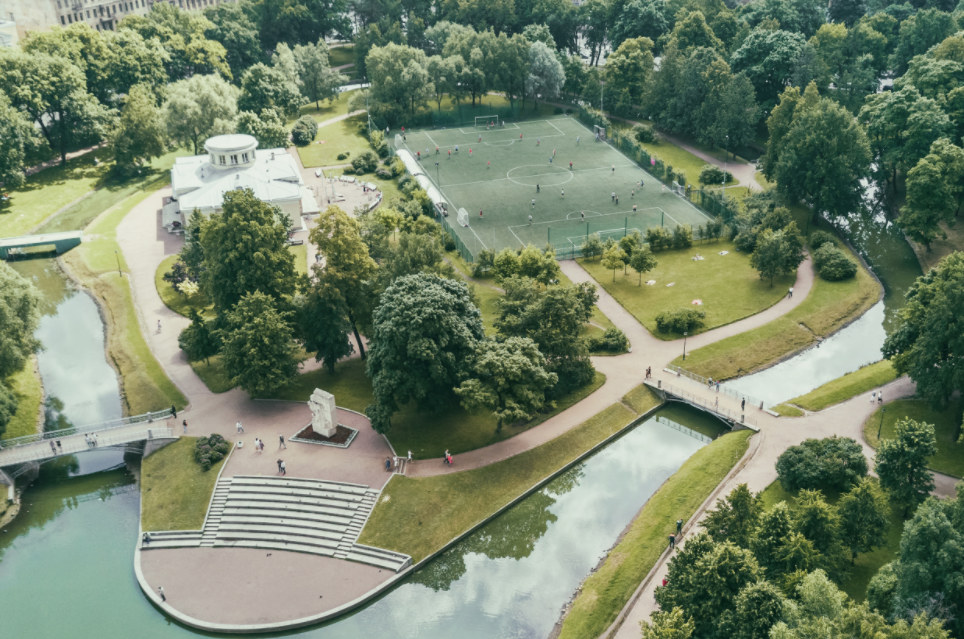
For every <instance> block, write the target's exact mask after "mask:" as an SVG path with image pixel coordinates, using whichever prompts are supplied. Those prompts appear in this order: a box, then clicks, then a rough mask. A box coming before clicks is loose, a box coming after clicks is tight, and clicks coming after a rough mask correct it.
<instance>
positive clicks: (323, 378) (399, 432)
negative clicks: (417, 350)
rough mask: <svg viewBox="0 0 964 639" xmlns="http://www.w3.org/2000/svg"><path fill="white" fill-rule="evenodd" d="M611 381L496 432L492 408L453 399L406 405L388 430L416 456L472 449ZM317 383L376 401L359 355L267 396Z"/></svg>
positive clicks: (291, 395) (349, 397) (350, 398)
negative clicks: (438, 404) (426, 408)
mask: <svg viewBox="0 0 964 639" xmlns="http://www.w3.org/2000/svg"><path fill="white" fill-rule="evenodd" d="M605 382H606V376H605V375H603V374H602V373H596V378H595V379H594V380H593V382H592V383H591V384H589V385H588V386H584V387H583V388H580V389H578V390H577V391H575V392H573V393H571V394H570V395H567V396H566V397H564V398H562V399H561V400H559V401H558V402H557V403H556V404H557V405H556V408H555V410H553V411H551V412H548V413H543V414H539V415H537V416H536V417H535V418H533V419H532V420H531V421H529V422H526V423H524V424H519V425H515V426H513V425H509V424H505V425H504V426H503V427H502V432H501V433H497V432H496V430H495V429H496V420H495V418H494V417H493V416H492V414H491V413H478V414H473V413H469V412H467V411H465V410H464V409H463V408H462V407H461V406H459V404H458V403H457V402H453V403H452V404H451V405H450V406H449V407H448V408H446V409H445V410H443V411H442V412H441V413H438V414H434V415H430V414H426V413H419V412H418V411H417V410H416V409H415V406H414V404H410V405H408V406H405V407H403V408H402V410H400V411H399V412H398V413H396V414H395V415H394V416H393V417H392V427H391V429H390V430H389V431H388V432H387V433H386V435H387V436H388V439H389V440H390V441H391V442H392V446H393V447H394V448H395V450H396V451H398V452H399V454H406V453H407V452H408V451H409V450H411V451H412V455H413V457H414V458H415V459H434V458H437V457H441V456H442V454H443V453H444V452H445V450H449V452H451V453H452V454H453V455H458V454H459V453H464V452H468V451H470V450H475V449H477V448H482V447H484V446H489V445H490V444H495V443H497V442H500V441H503V440H505V439H509V438H510V437H513V436H515V435H518V434H519V433H522V432H524V431H526V430H529V429H530V428H532V427H533V426H537V425H539V424H541V423H542V422H544V421H545V420H547V419H549V418H550V417H552V416H553V415H556V414H557V413H559V412H561V411H563V410H565V409H566V408H569V407H570V406H572V405H573V404H575V403H577V402H579V401H581V400H582V399H584V398H585V397H588V396H589V395H590V394H592V393H593V392H594V391H596V390H597V389H598V388H599V387H600V386H602V385H603V384H604V383H605ZM315 388H321V389H323V390H326V391H328V392H329V393H331V394H333V395H334V396H335V403H337V404H338V405H339V406H341V407H343V408H349V409H351V410H354V411H358V412H360V413H364V412H365V408H366V407H367V406H368V405H369V404H371V403H372V401H373V396H372V385H371V381H370V380H369V379H368V377H367V376H366V375H365V363H364V362H363V361H362V360H361V359H359V358H355V359H350V360H348V361H345V362H340V363H339V364H338V365H337V366H336V367H335V374H334V375H330V374H329V373H328V371H327V370H326V369H323V368H322V369H318V370H315V371H312V372H310V373H305V374H304V375H301V376H300V377H299V378H298V379H297V380H296V381H295V383H294V384H292V385H291V386H289V387H288V388H285V389H283V390H280V391H278V392H277V393H274V394H273V395H271V396H270V398H268V399H288V400H293V401H299V402H304V401H307V400H308V397H310V396H311V393H312V391H314V390H315Z"/></svg>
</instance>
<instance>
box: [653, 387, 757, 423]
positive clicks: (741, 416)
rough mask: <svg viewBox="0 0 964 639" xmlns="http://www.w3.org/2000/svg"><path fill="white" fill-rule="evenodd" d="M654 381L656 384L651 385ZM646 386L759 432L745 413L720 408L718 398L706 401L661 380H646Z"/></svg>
mask: <svg viewBox="0 0 964 639" xmlns="http://www.w3.org/2000/svg"><path fill="white" fill-rule="evenodd" d="M654 381H655V382H656V383H653V382H654ZM646 384H647V385H649V386H653V387H655V388H657V389H658V390H662V391H664V392H666V393H669V394H670V395H673V396H674V397H678V398H679V399H682V400H683V401H685V402H686V403H688V404H692V405H693V406H697V407H699V408H703V409H705V410H706V411H708V412H710V413H714V414H716V415H718V416H720V417H723V418H724V419H726V420H727V421H729V422H731V423H733V424H735V425H738V426H747V427H749V428H752V429H753V430H759V429H758V428H757V426H756V422H755V421H754V420H752V419H750V418H749V417H747V416H746V413H740V412H737V411H734V410H730V409H729V408H724V407H723V406H720V402H719V399H718V398H714V399H713V401H710V400H708V399H705V398H703V397H700V396H699V395H695V394H693V393H691V392H689V391H686V390H683V389H682V388H680V387H678V386H673V385H672V384H666V383H664V382H663V380H646Z"/></svg>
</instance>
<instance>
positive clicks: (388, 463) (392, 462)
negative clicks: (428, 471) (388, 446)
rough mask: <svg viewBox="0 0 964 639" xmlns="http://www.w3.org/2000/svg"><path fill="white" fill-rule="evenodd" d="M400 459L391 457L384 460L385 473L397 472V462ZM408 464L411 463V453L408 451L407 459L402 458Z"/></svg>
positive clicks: (395, 456) (394, 456)
mask: <svg viewBox="0 0 964 639" xmlns="http://www.w3.org/2000/svg"><path fill="white" fill-rule="evenodd" d="M399 459H403V458H400V457H399V456H398V455H392V456H391V457H387V458H386V459H385V471H386V472H387V471H390V470H398V462H399ZM404 459H405V460H406V461H407V462H408V463H409V464H411V463H412V451H408V457H407V458H404Z"/></svg>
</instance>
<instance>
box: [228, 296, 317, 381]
mask: <svg viewBox="0 0 964 639" xmlns="http://www.w3.org/2000/svg"><path fill="white" fill-rule="evenodd" d="M292 316H293V313H292V312H291V311H282V310H279V308H278V301H277V300H276V299H274V298H272V297H271V296H269V295H265V294H264V293H261V292H260V291H257V290H256V291H253V292H250V293H246V294H245V295H244V297H242V298H241V299H240V300H239V301H238V303H237V305H235V306H234V307H233V308H232V310H231V311H230V312H228V313H227V314H226V316H225V322H224V328H223V329H220V330H219V331H218V334H219V337H220V338H221V342H222V346H221V362H222V363H223V364H224V370H225V372H226V373H227V374H228V376H229V377H230V378H231V382H232V383H234V384H237V385H238V386H240V387H241V389H242V390H244V391H246V392H248V393H249V394H251V395H266V394H268V393H271V392H273V391H275V390H277V389H279V388H283V387H284V386H287V385H288V384H289V383H291V381H292V380H294V379H295V378H296V377H297V376H298V363H299V362H298V358H297V355H296V349H295V345H294V341H293V340H294V331H293V330H292V324H293V321H294V320H293V317H292Z"/></svg>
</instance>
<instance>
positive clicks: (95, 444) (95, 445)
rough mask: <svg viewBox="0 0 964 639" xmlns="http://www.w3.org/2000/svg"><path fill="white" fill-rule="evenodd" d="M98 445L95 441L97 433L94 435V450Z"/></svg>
mask: <svg viewBox="0 0 964 639" xmlns="http://www.w3.org/2000/svg"><path fill="white" fill-rule="evenodd" d="M99 443H100V442H98V441H97V433H94V448H97V444H99Z"/></svg>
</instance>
